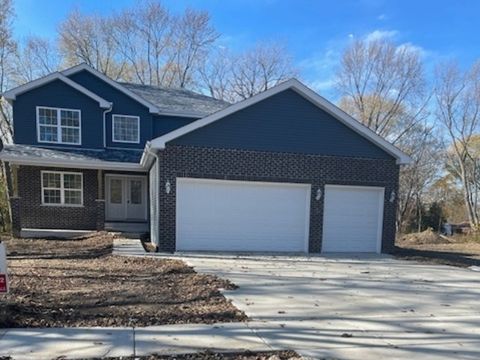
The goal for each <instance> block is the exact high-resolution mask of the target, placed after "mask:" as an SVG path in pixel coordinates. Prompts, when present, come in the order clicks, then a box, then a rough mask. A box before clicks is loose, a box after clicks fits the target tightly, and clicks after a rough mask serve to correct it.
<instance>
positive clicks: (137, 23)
mask: <svg viewBox="0 0 480 360" xmlns="http://www.w3.org/2000/svg"><path fill="white" fill-rule="evenodd" d="M114 19H115V20H114V23H115V24H114V27H113V30H114V31H113V39H114V40H115V42H116V44H117V47H118V50H119V53H120V54H121V56H122V57H124V58H125V60H126V61H127V63H128V69H127V74H126V75H124V76H123V78H125V79H128V78H130V80H133V81H136V82H140V83H141V84H148V85H157V86H158V85H162V83H163V81H164V74H165V64H166V63H169V62H170V61H171V59H170V58H169V55H168V53H167V50H168V48H169V47H170V46H171V36H172V21H171V16H170V14H169V12H168V11H167V9H165V8H164V7H163V6H162V5H161V4H160V3H159V2H155V1H149V2H146V3H141V5H140V6H137V7H135V8H133V9H127V10H124V11H123V12H121V13H120V14H118V15H116V16H115V17H114Z"/></svg>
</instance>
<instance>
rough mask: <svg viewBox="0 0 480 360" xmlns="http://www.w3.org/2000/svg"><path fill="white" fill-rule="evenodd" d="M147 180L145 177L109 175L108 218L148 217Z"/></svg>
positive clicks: (129, 218)
mask: <svg viewBox="0 0 480 360" xmlns="http://www.w3.org/2000/svg"><path fill="white" fill-rule="evenodd" d="M145 194H146V181H145V178H144V177H133V176H132V177H125V176H108V177H107V207H106V211H107V213H106V216H107V220H145V219H146V209H147V204H146V196H145Z"/></svg>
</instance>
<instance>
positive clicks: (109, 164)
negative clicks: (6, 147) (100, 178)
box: [0, 155, 145, 172]
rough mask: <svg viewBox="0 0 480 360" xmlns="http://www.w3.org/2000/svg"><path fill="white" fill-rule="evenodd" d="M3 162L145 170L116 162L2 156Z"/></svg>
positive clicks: (138, 165)
mask: <svg viewBox="0 0 480 360" xmlns="http://www.w3.org/2000/svg"><path fill="white" fill-rule="evenodd" d="M0 159H1V160H2V161H6V162H9V163H11V164H15V165H31V166H46V167H63V168H74V169H103V170H124V171H141V172H144V171H145V169H144V168H143V167H142V166H141V165H140V164H138V163H131V162H130V163H127V162H114V161H68V160H65V161H59V160H53V159H34V158H23V159H19V158H18V157H9V156H5V155H4V156H0Z"/></svg>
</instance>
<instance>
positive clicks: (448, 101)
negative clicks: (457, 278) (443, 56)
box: [435, 62, 480, 229]
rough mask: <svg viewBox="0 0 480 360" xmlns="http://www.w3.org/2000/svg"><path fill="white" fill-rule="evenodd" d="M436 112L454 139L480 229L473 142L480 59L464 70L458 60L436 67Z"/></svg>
mask: <svg viewBox="0 0 480 360" xmlns="http://www.w3.org/2000/svg"><path fill="white" fill-rule="evenodd" d="M436 78H437V82H436V86H435V97H436V103H437V104H436V105H437V107H436V108H437V111H436V115H437V118H438V119H439V120H440V122H441V123H442V124H443V125H444V127H445V129H446V132H447V135H448V137H449V138H450V140H451V150H452V151H451V152H450V153H451V155H452V159H451V160H452V162H453V163H454V164H456V168H457V173H458V177H459V178H460V181H461V184H462V188H463V197H464V201H465V207H466V209H467V214H468V219H469V222H470V224H471V226H472V228H473V229H478V226H479V215H478V208H477V206H478V204H477V202H478V199H477V196H478V191H477V184H478V182H479V166H478V164H479V161H480V159H479V155H478V153H476V152H475V151H473V150H472V149H473V147H472V143H473V140H474V139H475V135H476V134H477V133H478V130H479V123H480V62H477V63H475V64H474V65H473V66H472V67H471V68H470V69H469V70H467V71H465V72H462V71H461V70H460V69H459V67H458V65H457V64H455V63H450V64H443V65H441V66H439V67H438V68H437V71H436Z"/></svg>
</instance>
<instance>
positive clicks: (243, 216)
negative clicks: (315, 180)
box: [176, 178, 310, 252]
mask: <svg viewBox="0 0 480 360" xmlns="http://www.w3.org/2000/svg"><path fill="white" fill-rule="evenodd" d="M309 211H310V185H305V184H285V183H265V182H250V181H229V180H207V179H191V178H177V222H176V227H177V237H176V244H177V245H176V247H177V250H179V251H192V250H193V251H195V250H201V251H202V250H203V251H273V252H277V251H278V252H281V251H283V252H285V251H289V252H305V251H307V250H308V249H307V240H308V225H309V217H310V216H309Z"/></svg>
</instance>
